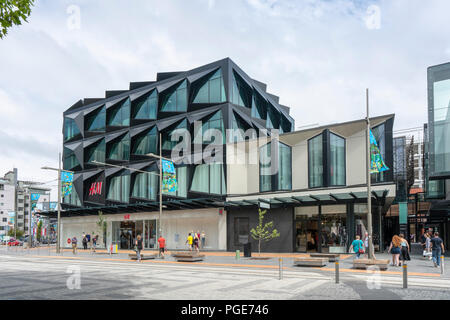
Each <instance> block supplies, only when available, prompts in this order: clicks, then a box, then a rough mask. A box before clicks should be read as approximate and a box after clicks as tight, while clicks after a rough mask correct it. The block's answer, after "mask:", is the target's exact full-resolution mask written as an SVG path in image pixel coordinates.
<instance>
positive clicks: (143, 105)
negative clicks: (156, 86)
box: [133, 90, 158, 120]
mask: <svg viewBox="0 0 450 320" xmlns="http://www.w3.org/2000/svg"><path fill="white" fill-rule="evenodd" d="M157 108H158V94H157V92H156V90H153V91H152V92H150V93H148V94H146V95H144V96H143V97H140V98H139V99H137V100H136V101H133V110H134V119H141V120H154V119H156V113H157Z"/></svg>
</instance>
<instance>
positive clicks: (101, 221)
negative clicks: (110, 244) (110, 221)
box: [92, 210, 107, 248]
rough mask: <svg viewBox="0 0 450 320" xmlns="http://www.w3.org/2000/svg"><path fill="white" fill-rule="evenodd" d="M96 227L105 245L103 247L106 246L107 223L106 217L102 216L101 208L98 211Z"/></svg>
mask: <svg viewBox="0 0 450 320" xmlns="http://www.w3.org/2000/svg"><path fill="white" fill-rule="evenodd" d="M97 227H98V229H97V230H98V231H99V233H100V234H101V235H102V236H103V244H104V245H105V248H106V229H107V224H106V218H105V217H104V216H103V212H102V211H101V210H99V211H98V221H97ZM92 236H94V235H92Z"/></svg>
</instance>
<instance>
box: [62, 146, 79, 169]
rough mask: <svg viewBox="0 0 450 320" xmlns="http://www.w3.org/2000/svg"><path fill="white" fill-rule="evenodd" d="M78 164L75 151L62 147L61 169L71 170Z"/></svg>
mask: <svg viewBox="0 0 450 320" xmlns="http://www.w3.org/2000/svg"><path fill="white" fill-rule="evenodd" d="M79 165H80V162H79V161H78V159H77V157H76V156H75V153H74V152H73V151H72V150H70V149H69V148H66V147H64V160H63V169H65V170H71V169H73V168H75V167H77V166H79Z"/></svg>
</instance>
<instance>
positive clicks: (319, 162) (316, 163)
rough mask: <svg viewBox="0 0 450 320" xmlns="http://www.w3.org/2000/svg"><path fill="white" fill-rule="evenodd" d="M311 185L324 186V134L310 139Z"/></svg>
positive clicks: (309, 168)
mask: <svg viewBox="0 0 450 320" xmlns="http://www.w3.org/2000/svg"><path fill="white" fill-rule="evenodd" d="M308 170H309V187H310V188H318V187H323V186H324V185H323V137H322V134H320V135H318V136H316V137H314V138H311V139H309V140H308Z"/></svg>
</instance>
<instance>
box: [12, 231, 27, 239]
mask: <svg viewBox="0 0 450 320" xmlns="http://www.w3.org/2000/svg"><path fill="white" fill-rule="evenodd" d="M23 235H24V232H23V230H20V229H17V232H15V231H14V229H9V230H8V236H10V237H17V239H18V238H20V237H23Z"/></svg>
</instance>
